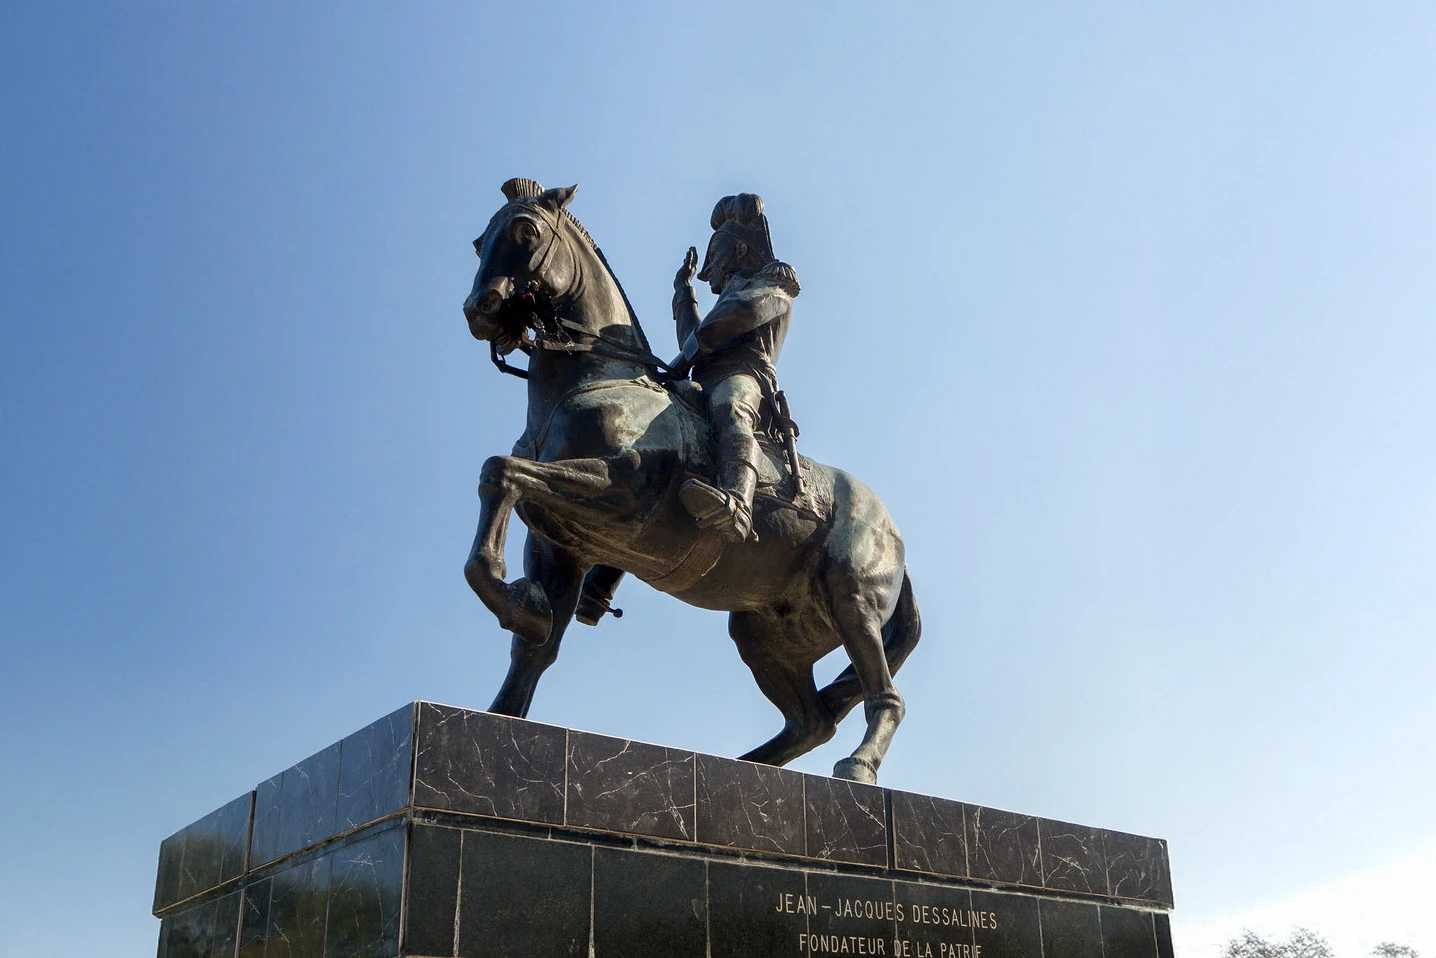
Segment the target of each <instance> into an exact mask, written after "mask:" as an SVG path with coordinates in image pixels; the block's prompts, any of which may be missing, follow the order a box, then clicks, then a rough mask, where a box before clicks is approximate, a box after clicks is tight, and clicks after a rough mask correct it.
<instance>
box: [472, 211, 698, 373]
mask: <svg viewBox="0 0 1436 958" xmlns="http://www.w3.org/2000/svg"><path fill="white" fill-rule="evenodd" d="M529 212H531V213H532V212H539V210H537V209H536V208H533V209H530V211H529ZM543 218H544V219H548V217H547V216H544V217H543ZM558 242H559V224H558V222H557V221H556V219H555V221H551V222H550V223H549V241H548V245H547V246H546V247H545V248H544V251H543V252H542V253H541V254H535V256H534V259H536V260H538V263H537V265H531V266H530V269H529V272H530V273H531V274H533V275H539V274H541V273H542V272H543V270H544V268H545V267H546V266H548V262H549V260H550V259H552V258H553V250H554V247H555V246H557V245H558ZM592 247H593V251H594V252H595V253H596V254H598V261H599V262H600V263H602V264H603V268H604V270H605V271H606V272H607V273H608V278H609V279H611V280H613V285H614V286H616V287H617V288H618V295H619V296H621V297H622V298H623V305H624V307H625V308H626V309H627V310H628V319H629V322H630V323H631V324H632V327H633V331H634V332H635V333H636V334H637V335H638V341H639V343H640V344H641V345H640V347H639V348H637V349H633V348H630V347H628V346H624V345H622V344H620V343H615V342H610V341H608V340H605V339H603V338H602V337H600V336H598V335H597V334H596V333H591V332H589V331H588V330H586V329H584V328H583V327H581V326H579V325H578V324H577V323H572V322H569V321H568V320H566V319H564V318H563V317H562V316H560V315H558V310H557V307H556V306H555V305H554V299H555V297H553V296H550V295H548V294H547V293H545V292H544V290H543V288H542V287H541V286H540V285H539V283H538V281H537V280H534V281H531V282H530V283H529V285H528V288H527V289H525V290H524V291H522V292H520V293H515V294H513V295H511V296H510V297H509V299H508V300H507V301H505V302H504V304H503V309H505V310H522V311H523V312H524V313H525V314H526V315H525V316H524V319H523V323H522V326H521V328H522V330H523V331H524V332H525V333H531V334H532V336H531V337H529V338H528V341H526V342H524V341H521V342H520V343H519V345H518V348H519V349H520V350H522V351H523V353H524V355H526V356H532V355H533V351H534V349H549V350H554V351H557V352H565V353H593V354H594V355H596V356H602V357H604V358H607V359H616V360H619V361H620V362H633V363H637V364H639V365H640V366H644V367H647V369H648V371H649V373H650V374H651V375H652V376H653V378H654V379H656V380H658V381H659V382H672V381H675V380H680V379H684V378H685V376H684V375H682V374H680V373H675V372H674V371H673V370H672V369H671V368H670V367H669V365H668V364H667V363H666V362H664V361H663V360H661V359H659V358H658V357H657V356H655V355H654V354H653V349H652V347H651V346H649V345H648V336H647V334H646V333H644V331H643V324H642V323H640V322H639V321H638V313H637V311H635V310H634V308H633V303H632V302H630V301H629V299H628V293H627V291H625V290H624V288H623V284H622V283H620V282H619V281H618V276H617V275H615V274H614V272H613V267H612V266H610V265H608V257H606V256H604V255H603V250H601V249H599V247H598V244H597V243H593V244H592ZM531 262H532V261H531ZM575 266H576V270H577V275H576V276H575V277H574V282H573V284H572V286H571V287H570V288H569V289H568V290H566V291H564V292H563V293H561V294H560V297H565V296H569V295H572V292H573V290H575V289H578V288H579V287H580V286H582V285H583V272H582V270H583V265H582V262H581V261H578V260H575ZM575 333H577V334H579V335H581V336H588V337H590V338H591V341H590V342H587V343H583V342H577V341H575V340H574V338H573V334H575ZM489 358H490V359H491V360H492V361H493V364H494V366H495V368H497V369H498V371H499V372H501V373H504V374H505V375H508V376H517V377H518V378H519V379H528V378H529V373H528V370H526V369H521V368H519V367H517V366H513V365H510V364H509V363H508V361H507V360H505V359H504V358H503V357H502V356H500V355H499V348H498V346H497V345H495V344H494V343H493V341H490V342H489Z"/></svg>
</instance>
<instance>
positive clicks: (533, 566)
mask: <svg viewBox="0 0 1436 958" xmlns="http://www.w3.org/2000/svg"><path fill="white" fill-rule="evenodd" d="M583 574H584V567H583V565H582V564H581V563H580V562H579V560H578V559H577V558H576V557H575V556H574V555H573V554H572V553H570V552H569V551H568V550H566V549H564V548H562V547H560V546H557V545H555V544H553V543H552V542H550V541H549V540H547V539H544V538H541V537H539V536H536V535H533V534H530V535H529V537H528V541H527V542H525V543H524V576H525V578H527V579H528V582H529V583H530V587H532V588H538V589H541V590H542V591H543V594H544V597H545V598H546V600H547V603H548V607H549V608H550V609H551V610H552V614H553V618H552V624H551V626H550V627H549V633H548V640H547V641H545V642H542V643H536V642H532V641H530V640H528V639H526V638H524V637H523V636H522V635H519V634H517V633H516V634H515V635H514V641H513V645H512V647H511V649H510V651H509V672H508V675H506V676H504V684H503V685H501V686H500V687H499V692H498V694H497V695H496V696H494V704H493V705H490V706H489V711H490V712H497V713H499V714H500V715H517V716H518V717H519V718H523V717H524V716H526V715H528V712H529V706H530V705H532V704H533V697H534V689H535V687H537V685H538V680H539V676H541V675H543V673H544V670H545V669H547V668H548V667H549V666H550V665H552V664H553V662H554V659H556V658H558V647H559V643H560V642H562V641H563V634H564V631H565V630H566V629H567V628H568V624H569V621H570V620H571V619H572V618H573V612H574V608H575V607H576V606H577V605H578V593H579V588H580V587H581V586H582V585H583Z"/></svg>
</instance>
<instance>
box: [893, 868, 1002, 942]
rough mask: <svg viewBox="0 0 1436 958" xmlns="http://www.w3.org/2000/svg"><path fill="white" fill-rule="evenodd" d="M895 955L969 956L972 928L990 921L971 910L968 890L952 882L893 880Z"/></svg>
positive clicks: (982, 914)
mask: <svg viewBox="0 0 1436 958" xmlns="http://www.w3.org/2000/svg"><path fill="white" fill-rule="evenodd" d="M893 900H894V902H895V903H896V905H897V916H896V917H897V934H896V936H895V938H894V940H893V953H894V954H895V955H897V956H898V958H928V956H942V958H957V956H961V958H972V944H973V939H972V935H973V930H974V928H975V927H977V926H978V925H982V926H984V927H985V926H987V925H988V924H989V923H990V919H989V916H988V915H987V914H986V913H982V912H978V911H976V910H974V908H973V905H972V892H971V891H970V890H968V889H966V888H961V887H958V886H955V885H937V884H916V883H913V884H906V883H895V884H894V889H893Z"/></svg>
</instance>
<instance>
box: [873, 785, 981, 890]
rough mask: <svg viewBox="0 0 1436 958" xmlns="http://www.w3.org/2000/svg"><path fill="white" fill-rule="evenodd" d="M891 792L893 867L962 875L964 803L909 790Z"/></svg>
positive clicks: (964, 827) (964, 854)
mask: <svg viewBox="0 0 1436 958" xmlns="http://www.w3.org/2000/svg"><path fill="white" fill-rule="evenodd" d="M891 795H892V810H893V857H894V859H895V860H894V862H893V865H894V867H896V868H901V869H906V870H910V871H920V872H933V873H935V874H939V875H956V876H958V877H960V878H961V877H966V875H967V815H966V806H964V805H963V804H962V803H961V802H954V801H950V800H948V799H945V798H934V797H932V796H930V795H914V794H912V793H910V792H892V793H891Z"/></svg>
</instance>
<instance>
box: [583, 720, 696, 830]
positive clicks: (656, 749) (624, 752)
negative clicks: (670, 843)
mask: <svg viewBox="0 0 1436 958" xmlns="http://www.w3.org/2000/svg"><path fill="white" fill-rule="evenodd" d="M695 789H696V782H695V776H694V755H693V753H692V752H688V751H683V750H680V749H673V748H665V747H663V746H661V745H648V744H646V743H643V742H633V741H629V740H627V739H621V738H610V737H608V736H606V735H593V734H590V733H587V732H572V733H570V735H569V745H568V792H567V795H568V803H567V808H566V811H565V824H567V825H572V826H575V827H578V828H602V829H607V830H609V831H615V832H626V833H628V834H633V835H651V836H654V837H656V838H671V839H674V840H679V841H690V842H691V841H694V817H695V804H696V799H695Z"/></svg>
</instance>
